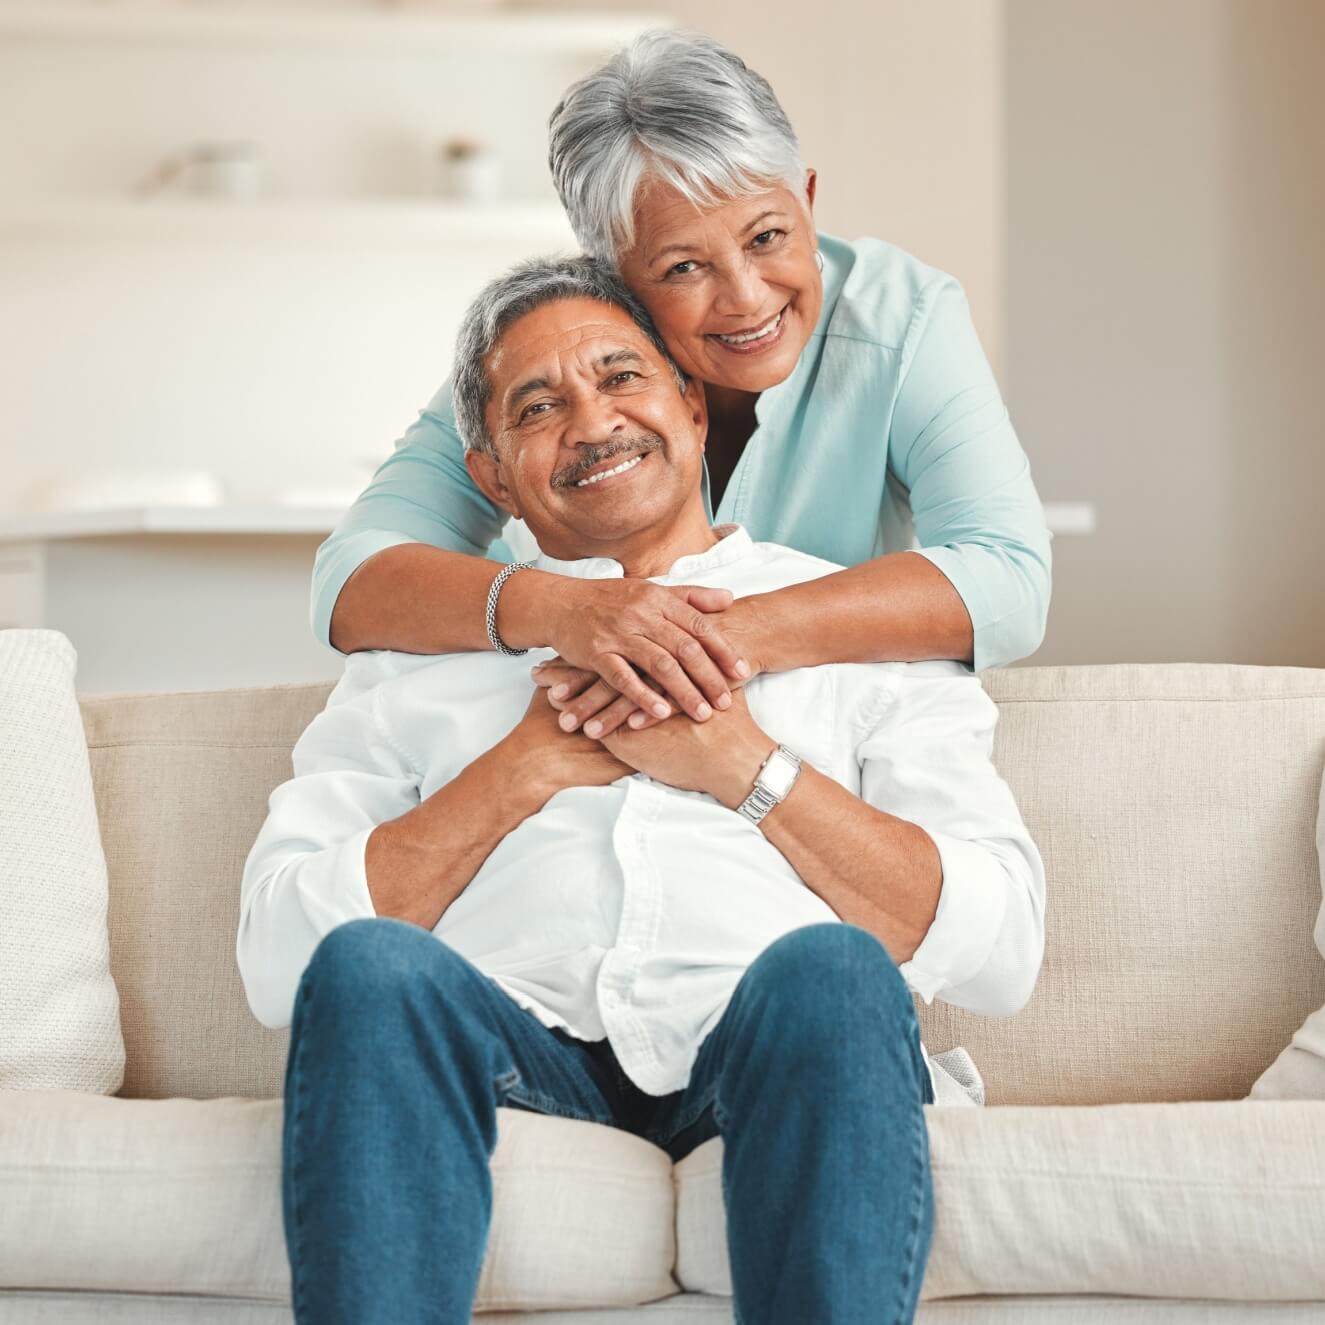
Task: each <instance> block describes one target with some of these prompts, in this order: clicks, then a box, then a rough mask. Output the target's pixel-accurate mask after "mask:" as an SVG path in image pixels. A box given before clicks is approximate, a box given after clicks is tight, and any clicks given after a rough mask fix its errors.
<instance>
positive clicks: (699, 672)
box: [658, 624, 732, 721]
mask: <svg viewBox="0 0 1325 1325" xmlns="http://www.w3.org/2000/svg"><path fill="white" fill-rule="evenodd" d="M658 643H659V644H660V645H661V646H662V647H663V648H664V649H666V650H667V651H668V652H669V653H670V654H671V655H672V656H673V657H674V658H675V659H676V660H677V661H678V662H679V663H680V664H681V666H682V667H683V668H684V670H685V673H686V675H687V676H688V677H689V679H690V680H691V681H692V682H694V684H695V686H696V687H697V688H698V689H699V690H700V691H702V692H703V695H704V698H705V699H707V700H708V702H709V703H710V704H711V705H712V706H713V708H718V709H727V708H731V702H732V697H731V690H730V688H729V687H728V685H727V682H726V679H725V678H724V677H723V675H722V673H721V672H720V671H719V670H718V665H717V663H715V662H714V661H713V659H712V658H711V657H710V656H709V654H708V652H707V651H706V650H705V648H704V646H703V645H702V644H701V643H700V642H699V641H698V640H697V639H695V637H694V636H693V635H687V634H686V633H685V631H684V630H682V629H681V628H680V627H679V626H673V625H670V624H669V625H667V626H664V627H663V628H661V629H660V630H659V632H658ZM668 689H670V687H668ZM672 693H673V694H676V692H675V691H672ZM676 698H677V699H678V700H679V699H681V696H680V695H676ZM684 707H685V710H686V712H687V713H689V714H690V716H691V717H692V718H699V719H700V721H703V720H704V718H706V717H709V716H711V714H704V713H701V712H698V711H696V710H695V709H692V708H691V707H690V705H688V704H685V705H684Z"/></svg>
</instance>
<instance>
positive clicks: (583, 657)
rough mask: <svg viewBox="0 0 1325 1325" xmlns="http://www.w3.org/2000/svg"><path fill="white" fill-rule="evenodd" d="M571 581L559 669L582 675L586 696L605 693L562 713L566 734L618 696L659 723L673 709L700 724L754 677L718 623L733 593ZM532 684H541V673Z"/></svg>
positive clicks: (556, 643) (558, 641)
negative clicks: (647, 681) (653, 685)
mask: <svg viewBox="0 0 1325 1325" xmlns="http://www.w3.org/2000/svg"><path fill="white" fill-rule="evenodd" d="M574 583H575V589H574V590H573V592H571V593H570V594H569V595H568V597H567V606H566V608H565V609H564V610H563V611H561V612H560V613H559V614H558V617H557V619H556V621H555V622H554V626H553V631H552V635H551V641H550V642H551V644H552V647H553V648H555V649H556V650H557V652H558V654H559V655H560V657H559V659H558V662H559V664H560V665H562V666H565V665H569V666H570V667H571V668H572V669H574V670H576V671H577V672H578V673H580V674H581V675H582V677H583V678H584V684H585V687H586V690H585V694H587V693H588V692H589V691H594V690H595V686H597V687H601V688H600V689H598V690H597V693H596V694H595V695H594V698H593V699H591V700H587V701H586V699H585V698H584V697H583V696H581V695H580V692H576V694H577V696H579V697H578V698H577V699H576V706H575V707H574V708H573V709H572V710H570V712H569V716H568V713H567V712H563V713H562V716H561V727H562V730H563V731H574V730H575V729H576V727H577V726H579V725H580V723H581V722H582V721H583V716H585V715H584V714H582V713H581V709H582V708H584V707H586V704H588V705H594V704H595V703H596V707H590V708H588V710H587V711H588V713H590V714H591V713H593V712H596V711H597V708H601V707H603V706H604V705H605V704H606V703H608V702H609V700H613V699H617V698H620V699H621V700H622V701H623V703H624V702H625V701H629V704H630V708H640V709H643V710H644V711H645V712H646V713H650V714H653V715H654V716H655V717H657V718H658V719H662V718H665V717H667V716H669V715H670V714H671V713H672V712H673V711H674V707H673V706H675V708H680V709H682V710H684V711H685V712H686V713H688V714H689V715H690V716H691V717H692V718H694V719H696V720H697V721H699V722H703V721H704V720H705V719H706V718H709V717H711V716H712V713H713V709H714V708H719V709H722V708H729V707H730V706H731V686H732V685H733V684H736V685H739V684H741V683H743V682H744V681H746V680H747V679H748V678H749V677H750V676H751V675H753V668H752V666H751V664H750V663H749V662H748V661H747V660H746V659H745V658H744V657H743V656H742V655H741V653H740V652H738V650H737V648H736V646H735V645H734V644H733V643H732V641H731V639H730V638H729V637H728V632H727V631H726V630H725V629H723V628H720V627H719V626H718V625H717V624H716V622H717V618H718V616H719V614H721V613H723V612H724V611H725V610H727V609H728V608H730V607H731V605H732V594H731V590H730V589H706V588H702V587H700V586H698V585H685V584H683V585H662V584H654V583H652V582H651V581H649V580H639V579H623V580H576V581H575V582H574ZM645 676H648V677H651V678H652V679H653V680H654V681H656V682H657V686H658V690H660V691H662V694H659V693H657V691H655V690H654V689H652V688H650V687H649V686H648V685H646V684H645V681H644V679H643V678H644V677H645ZM535 680H536V681H540V683H541V673H540V674H539V675H536V676H535ZM549 684H550V683H549ZM568 693H569V692H568ZM664 696H665V697H664ZM669 699H670V700H671V701H672V702H671V703H670V704H669V703H668V700H669ZM557 707H559V705H558V706H557ZM630 708H627V709H626V710H625V712H623V713H622V714H621V716H620V718H619V719H618V723H617V725H619V724H620V721H623V720H624V719H625V717H626V716H627V714H628V713H629V712H630ZM605 730H606V728H604V731H605ZM599 734H600V735H601V734H602V732H600V733H599Z"/></svg>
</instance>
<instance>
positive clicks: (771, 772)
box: [758, 750, 799, 800]
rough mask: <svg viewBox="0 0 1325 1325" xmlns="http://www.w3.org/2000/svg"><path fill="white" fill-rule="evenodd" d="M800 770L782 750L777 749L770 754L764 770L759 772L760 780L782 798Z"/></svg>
mask: <svg viewBox="0 0 1325 1325" xmlns="http://www.w3.org/2000/svg"><path fill="white" fill-rule="evenodd" d="M798 772H799V769H798V768H797V767H796V765H795V764H793V763H792V762H791V760H790V759H788V758H787V756H786V755H784V754H783V753H782V751H781V750H775V751H774V752H773V753H772V754H771V755H770V756H769V758H768V763H766V764H765V765H764V771H763V772H762V773H760V774H759V778H758V781H760V782H762V783H763V784H764V786H766V787H767V788H768V789H769V791H771V792H772V793H773V795H774V796H776V797H777V798H778V799H779V800H781V799H782V797H783V796H785V795H786V794H787V792H789V791H790V790H791V784H792V783H793V782H795V781H796V774H797V773H798Z"/></svg>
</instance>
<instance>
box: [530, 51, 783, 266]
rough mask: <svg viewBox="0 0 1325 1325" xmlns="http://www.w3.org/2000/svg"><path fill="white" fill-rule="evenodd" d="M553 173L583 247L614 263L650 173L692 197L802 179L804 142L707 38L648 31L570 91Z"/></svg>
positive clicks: (766, 90) (631, 232) (553, 149)
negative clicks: (639, 189) (638, 197)
mask: <svg viewBox="0 0 1325 1325" xmlns="http://www.w3.org/2000/svg"><path fill="white" fill-rule="evenodd" d="M548 164H549V165H550V166H551V168H552V179H553V182H554V183H555V184H556V186H557V192H558V194H560V196H561V202H562V205H563V206H564V207H565V209H566V215H567V216H568V217H569V218H570V223H571V227H572V229H574V231H575V235H576V238H577V239H578V240H579V241H580V244H581V246H582V247H583V248H584V250H585V252H586V253H591V254H593V255H594V257H596V258H599V259H600V260H602V261H605V262H611V263H613V264H615V262H616V259H617V255H618V254H619V253H620V252H622V251H623V250H624V249H628V248H629V247H630V246H631V245H632V244H633V243H634V239H635V225H634V209H635V194H636V191H637V189H638V188H639V185H640V182H641V181H642V180H644V179H646V178H656V179H658V180H661V181H662V182H664V183H666V184H670V185H671V186H672V187H673V188H675V189H677V190H678V191H679V192H680V193H682V194H683V195H684V196H685V197H687V198H689V199H690V200H691V201H692V202H694V203H695V204H696V205H698V206H701V207H711V206H713V205H715V204H716V203H718V202H721V201H724V200H726V199H729V198H737V197H748V196H750V195H751V194H755V193H762V192H764V191H765V190H766V189H768V187H769V186H770V184H772V183H785V184H786V185H787V187H788V188H789V189H791V191H792V192H793V193H795V194H796V195H797V196H798V197H799V196H800V194H801V192H802V190H803V189H804V186H805V167H804V166H803V165H802V163H801V156H800V146H799V144H798V143H797V141H796V133H795V130H793V129H792V127H791V121H790V120H789V119H788V118H787V116H786V112H785V111H783V109H782V107H781V106H780V105H779V104H778V99H777V97H776V96H775V95H774V94H773V89H772V88H771V87H770V86H769V85H768V82H767V81H766V80H765V79H763V78H761V77H760V76H759V75H758V74H757V73H755V71H754V70H753V69H751V68H749V67H748V66H747V65H746V64H745V62H744V61H743V60H742V59H741V58H740V57H739V56H737V55H735V54H734V53H733V52H731V51H729V50H728V49H727V48H726V47H725V46H722V45H721V44H719V43H718V42H716V41H714V40H713V38H712V37H708V36H705V35H704V34H703V33H698V32H677V31H673V30H667V29H656V30H654V31H651V32H645V33H643V34H641V35H640V36H639V37H637V38H636V39H635V41H634V42H633V43H632V44H631V45H630V46H627V47H626V48H625V49H624V50H622V51H619V52H617V54H616V55H614V56H612V58H611V59H610V60H608V61H607V63H606V64H604V65H603V66H601V68H599V69H596V70H594V72H593V73H591V74H589V75H588V76H587V77H585V78H582V79H581V80H580V81H579V82H578V83H575V84H573V85H572V86H571V88H570V89H569V90H568V91H567V93H566V95H565V96H564V97H562V99H561V101H560V102H559V103H558V104H557V108H556V109H555V110H554V111H553V112H552V116H551V119H550V120H549V121H548Z"/></svg>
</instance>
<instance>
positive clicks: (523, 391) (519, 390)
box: [506, 377, 551, 406]
mask: <svg viewBox="0 0 1325 1325" xmlns="http://www.w3.org/2000/svg"><path fill="white" fill-rule="evenodd" d="M550 385H551V383H550V382H549V381H548V379H547V378H546V377H531V378H530V379H529V380H528V381H527V382H521V383H520V385H519V386H517V387H516V388H515V390H514V391H512V392H510V393H509V394H508V395H507V397H506V404H507V405H508V406H511V405H518V404H519V403H520V402H521V401H522V400H526V399H528V397H530V396H534V395H537V394H538V393H539V392H540V391H546V390H547V388H548V387H549V386H550Z"/></svg>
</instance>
